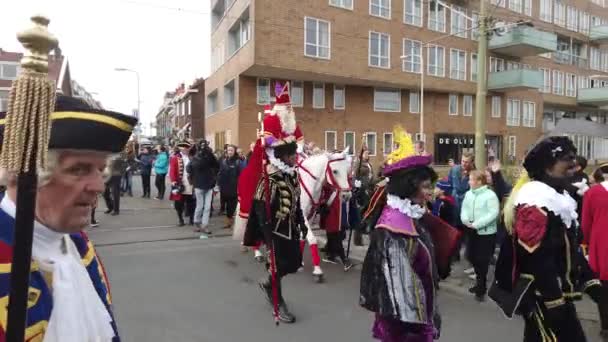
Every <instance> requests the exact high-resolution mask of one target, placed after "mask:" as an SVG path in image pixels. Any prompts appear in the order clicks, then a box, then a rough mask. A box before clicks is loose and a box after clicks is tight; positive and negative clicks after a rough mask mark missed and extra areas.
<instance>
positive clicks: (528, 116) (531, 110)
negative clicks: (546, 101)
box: [522, 101, 536, 127]
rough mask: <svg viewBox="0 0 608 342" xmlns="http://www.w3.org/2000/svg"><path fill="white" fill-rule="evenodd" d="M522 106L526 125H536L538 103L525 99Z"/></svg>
mask: <svg viewBox="0 0 608 342" xmlns="http://www.w3.org/2000/svg"><path fill="white" fill-rule="evenodd" d="M522 107H523V108H522V109H523V110H522V112H523V124H524V127H536V103H534V102H529V101H524V102H523V104H522Z"/></svg>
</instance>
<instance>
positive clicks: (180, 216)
mask: <svg viewBox="0 0 608 342" xmlns="http://www.w3.org/2000/svg"><path fill="white" fill-rule="evenodd" d="M177 218H178V219H179V223H178V224H177V226H178V227H183V226H185V223H184V217H183V216H182V215H181V214H177Z"/></svg>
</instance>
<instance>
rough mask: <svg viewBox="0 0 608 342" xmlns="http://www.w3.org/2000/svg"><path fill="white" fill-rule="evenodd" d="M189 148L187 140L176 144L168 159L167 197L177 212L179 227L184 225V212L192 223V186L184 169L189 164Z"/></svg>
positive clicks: (192, 223)
mask: <svg viewBox="0 0 608 342" xmlns="http://www.w3.org/2000/svg"><path fill="white" fill-rule="evenodd" d="M189 150H190V144H189V143H188V142H181V143H179V144H177V146H176V147H175V149H174V150H173V155H172V156H171V159H170V161H169V165H170V168H169V179H170V180H171V195H169V199H170V200H172V201H173V205H174V207H175V211H176V212H177V218H178V219H179V222H178V226H179V227H182V226H184V225H185V223H184V213H185V214H186V216H187V217H189V218H190V222H189V223H190V224H191V225H194V221H193V218H194V200H193V197H192V192H193V188H192V184H191V183H190V179H189V177H188V172H187V171H186V170H187V169H188V164H190V157H189V155H188V153H189Z"/></svg>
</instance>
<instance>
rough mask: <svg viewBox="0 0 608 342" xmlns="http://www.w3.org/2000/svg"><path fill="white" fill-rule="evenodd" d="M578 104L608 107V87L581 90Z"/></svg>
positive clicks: (579, 90)
mask: <svg viewBox="0 0 608 342" xmlns="http://www.w3.org/2000/svg"><path fill="white" fill-rule="evenodd" d="M577 102H578V103H580V104H586V105H596V106H606V105H608V87H601V88H582V89H581V88H579V89H578V96H577Z"/></svg>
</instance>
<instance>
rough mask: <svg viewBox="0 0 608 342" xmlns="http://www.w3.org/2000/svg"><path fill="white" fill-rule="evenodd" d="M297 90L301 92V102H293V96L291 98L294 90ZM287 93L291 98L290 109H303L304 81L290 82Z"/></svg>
mask: <svg viewBox="0 0 608 342" xmlns="http://www.w3.org/2000/svg"><path fill="white" fill-rule="evenodd" d="M296 84H299V86H296ZM296 88H299V89H300V90H301V92H302V97H301V98H302V101H300V102H296V101H294V98H295V96H293V94H294V89H296ZM289 92H290V93H291V94H289V96H290V97H291V106H292V107H296V108H300V107H304V81H297V80H293V81H291V87H290V88H289Z"/></svg>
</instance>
